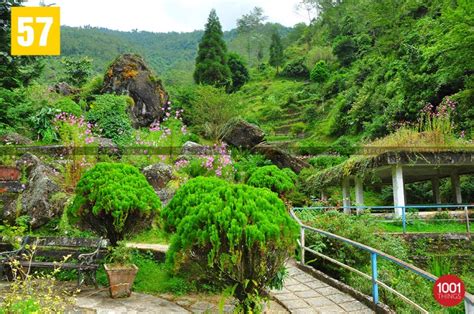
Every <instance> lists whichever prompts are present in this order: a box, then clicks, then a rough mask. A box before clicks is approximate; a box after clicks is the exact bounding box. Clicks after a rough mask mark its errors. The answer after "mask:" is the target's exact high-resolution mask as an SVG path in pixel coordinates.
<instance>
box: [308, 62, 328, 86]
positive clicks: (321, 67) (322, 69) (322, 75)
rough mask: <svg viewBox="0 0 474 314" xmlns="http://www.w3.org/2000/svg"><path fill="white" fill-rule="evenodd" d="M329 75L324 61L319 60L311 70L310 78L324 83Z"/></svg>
mask: <svg viewBox="0 0 474 314" xmlns="http://www.w3.org/2000/svg"><path fill="white" fill-rule="evenodd" d="M329 75H330V73H329V68H328V66H327V64H326V62H325V61H323V60H321V61H319V62H318V63H316V64H315V65H314V67H313V69H312V70H311V73H310V79H311V81H313V82H317V83H324V82H326V80H327V79H328V78H329Z"/></svg>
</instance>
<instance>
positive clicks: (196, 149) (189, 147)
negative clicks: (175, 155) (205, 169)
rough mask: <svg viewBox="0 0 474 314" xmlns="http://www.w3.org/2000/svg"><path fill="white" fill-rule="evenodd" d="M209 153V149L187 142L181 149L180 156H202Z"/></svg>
mask: <svg viewBox="0 0 474 314" xmlns="http://www.w3.org/2000/svg"><path fill="white" fill-rule="evenodd" d="M208 152H209V148H208V147H206V146H203V145H201V144H198V143H195V142H191V141H187V142H186V143H184V144H183V147H182V148H181V154H182V155H204V154H206V153H208Z"/></svg>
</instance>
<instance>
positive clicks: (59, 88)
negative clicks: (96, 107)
mask: <svg viewBox="0 0 474 314" xmlns="http://www.w3.org/2000/svg"><path fill="white" fill-rule="evenodd" d="M49 91H50V92H55V93H58V94H60V95H63V96H71V95H76V94H79V92H80V90H79V89H78V88H75V87H72V86H71V85H69V84H68V83H66V82H61V83H57V84H54V85H53V86H51V87H50V88H49Z"/></svg>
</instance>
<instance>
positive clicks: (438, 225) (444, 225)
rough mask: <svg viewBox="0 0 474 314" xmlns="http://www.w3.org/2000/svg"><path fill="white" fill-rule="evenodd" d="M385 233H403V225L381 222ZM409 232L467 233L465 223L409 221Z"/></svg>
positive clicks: (407, 229)
mask: <svg viewBox="0 0 474 314" xmlns="http://www.w3.org/2000/svg"><path fill="white" fill-rule="evenodd" d="M377 225H378V226H379V227H380V228H381V229H382V230H383V231H385V232H402V223H401V222H400V221H397V222H379V223H378V224H377ZM406 231H407V232H428V233H430V232H432V233H449V232H456V233H463V232H466V224H465V223H464V222H438V221H421V220H415V221H407V226H406Z"/></svg>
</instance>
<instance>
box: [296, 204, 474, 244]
mask: <svg viewBox="0 0 474 314" xmlns="http://www.w3.org/2000/svg"><path fill="white" fill-rule="evenodd" d="M348 209H349V210H351V212H352V211H355V212H356V213H357V214H360V213H362V212H364V211H370V212H371V213H374V212H376V213H377V212H378V213H383V214H392V213H394V212H395V211H396V210H397V209H401V216H400V219H401V222H402V232H403V233H407V222H409V221H410V220H415V219H420V218H419V217H416V218H415V217H413V218H411V217H407V211H408V216H409V215H410V211H412V210H418V211H419V212H423V211H426V210H434V211H436V212H440V210H441V209H447V210H448V211H449V210H453V209H458V210H462V211H463V216H464V217H462V218H452V219H432V220H430V222H436V221H438V222H439V221H458V222H465V227H466V233H467V235H468V236H470V233H471V227H470V222H471V221H474V219H472V218H469V212H470V211H471V210H473V209H474V205H470V204H435V205H405V206H358V205H355V206H350V207H344V206H312V207H295V208H294V210H295V211H306V214H308V211H312V210H314V211H315V213H319V212H321V211H327V210H340V211H342V210H348ZM394 216H395V218H396V215H395V214H394ZM420 220H422V221H423V220H424V219H420ZM377 221H378V222H397V221H400V220H397V219H384V220H377ZM425 221H428V220H425Z"/></svg>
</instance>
